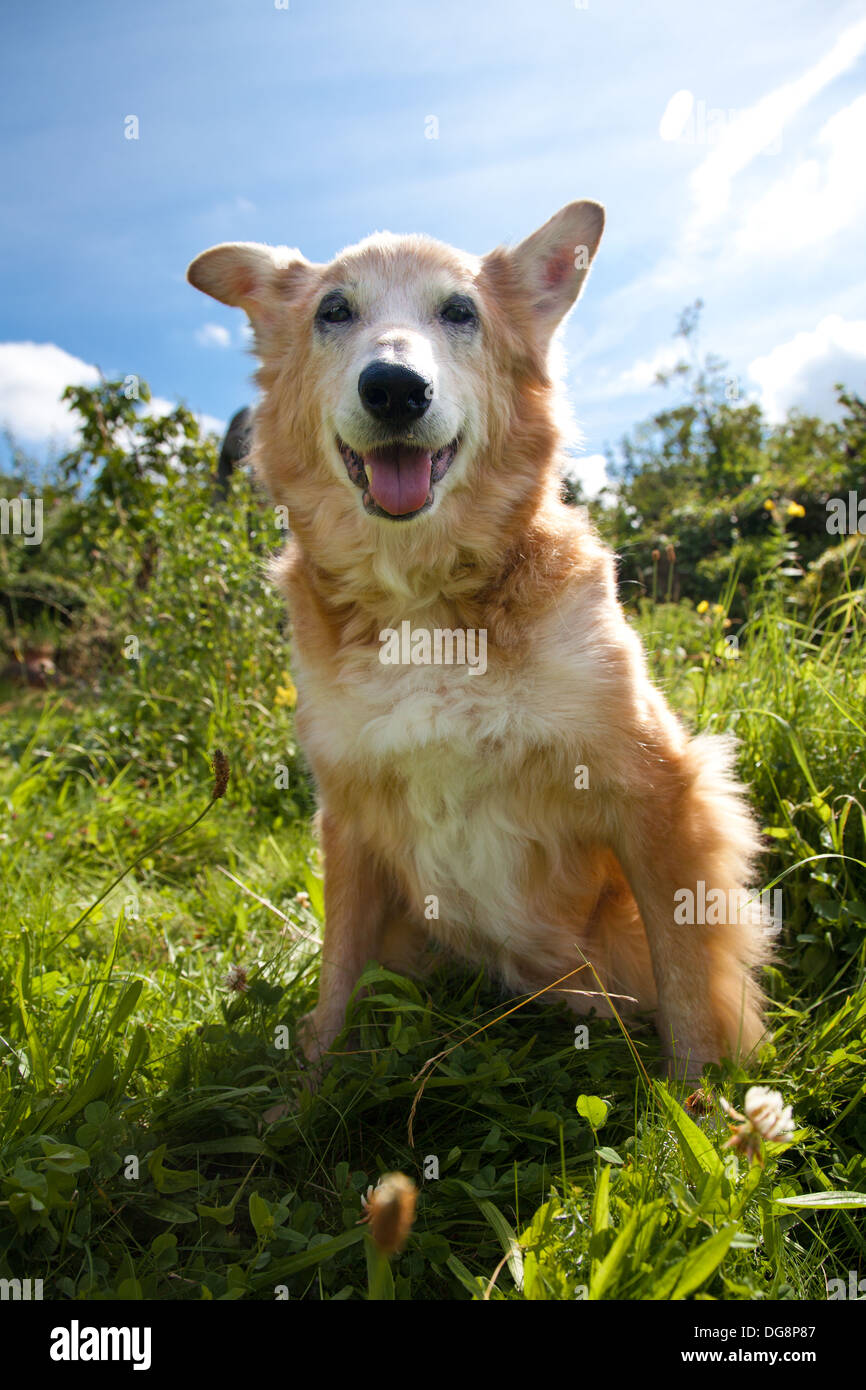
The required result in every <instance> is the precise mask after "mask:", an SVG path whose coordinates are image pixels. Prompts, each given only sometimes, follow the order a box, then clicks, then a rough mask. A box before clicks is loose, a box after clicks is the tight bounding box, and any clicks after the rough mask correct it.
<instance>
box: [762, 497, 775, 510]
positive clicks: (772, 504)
mask: <svg viewBox="0 0 866 1390" xmlns="http://www.w3.org/2000/svg"><path fill="white" fill-rule="evenodd" d="M775 510H776V504H775V502H774V501H773V499H772V497H768V498H767V500H766V502H765V503H764V511H765V512H773V511H775Z"/></svg>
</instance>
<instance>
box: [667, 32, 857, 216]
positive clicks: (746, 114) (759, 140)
mask: <svg viewBox="0 0 866 1390" xmlns="http://www.w3.org/2000/svg"><path fill="white" fill-rule="evenodd" d="M864 49H866V20H860V21H859V22H858V23H857V24H852V25H850V26H849V27H848V28H847V29H845V30H843V32H842V33H841V34H840V35H839V37H838V39H837V40H836V42H835V43H834V44H833V47H832V48H831V49H830V50H829V51H828V52H827V53H825V54H824V56H823V57H822V58H820V59H819V60H818V62H817V63H815V64H813V66H812V67H810V68H808V69H807V70H806V71H805V72H804V73H802V75H801V76H800V77H797V78H795V79H794V80H793V81H792V82H786V83H785V84H784V85H783V86H781V87H777V88H776V90H775V91H773V92H769V93H768V94H767V95H766V96H764V97H762V98H761V100H760V101H758V102H756V103H755V105H754V106H750V107H748V108H747V109H746V110H744V111H740V112H737V113H735V114H734V116H733V119H732V120H730V121H729V122H728V123H727V124H725V125H724V127H723V129H722V130H721V133H720V135H719V138H718V142H717V144H716V146H715V148H714V149H713V150H712V152H711V153H710V154H709V155H707V158H706V159H705V160H704V161H703V163H702V164H700V165H699V166H698V168H697V169H696V170H695V172H694V173H693V174H692V178H691V192H692V198H693V202H694V206H693V211H692V215H691V218H690V219H689V223H688V226H687V228H686V233H685V240H686V242H687V243H694V241H695V240H696V239H697V238H698V237H699V235H700V234H701V232H703V231H704V229H705V228H706V227H707V226H709V225H710V224H711V223H713V222H715V221H717V220H718V218H719V217H720V216H721V215H722V214H723V213H725V212H726V211H727V208H728V204H729V202H730V196H731V185H732V183H733V180H734V178H735V177H736V175H737V174H739V173H740V172H741V171H742V170H743V169H745V168H746V167H747V166H748V165H749V164H751V163H752V161H753V160H754V159H755V158H756V157H757V156H758V155H759V154H760V153H761V151H762V150H765V149H766V148H767V146H773V145H774V144H775V143H776V142H778V141H780V140H781V138H782V133H783V129H784V126H785V124H786V123H787V122H788V121H790V120H791V119H792V118H793V117H794V116H795V115H797V113H798V112H799V111H801V110H802V109H803V107H805V106H806V105H807V104H808V103H809V102H810V101H811V100H812V98H813V97H815V96H816V95H817V94H818V93H819V92H821V91H823V89H824V88H825V87H827V86H829V84H830V83H831V82H833V81H834V80H835V79H836V78H837V77H839V76H840V75H841V74H842V73H843V72H847V70H848V69H849V68H851V67H853V65H854V64H855V63H856V61H857V59H858V58H859V57H860V54H861V53H862V52H863V51H864Z"/></svg>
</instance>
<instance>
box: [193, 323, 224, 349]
mask: <svg viewBox="0 0 866 1390" xmlns="http://www.w3.org/2000/svg"><path fill="white" fill-rule="evenodd" d="M195 337H196V342H198V343H200V344H201V346H202V347H216V348H227V347H231V345H232V335H231V333H230V332H229V330H228V329H227V328H224V327H223V325H222V324H221V323H205V324H203V325H202V327H201V328H198V329H196V335H195Z"/></svg>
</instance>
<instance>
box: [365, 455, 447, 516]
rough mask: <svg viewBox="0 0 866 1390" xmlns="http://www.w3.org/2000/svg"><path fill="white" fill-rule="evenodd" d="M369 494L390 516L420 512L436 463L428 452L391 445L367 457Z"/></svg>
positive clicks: (425, 499)
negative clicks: (431, 472) (431, 471)
mask: <svg viewBox="0 0 866 1390" xmlns="http://www.w3.org/2000/svg"><path fill="white" fill-rule="evenodd" d="M364 467H365V468H366V470H367V476H368V478H369V479H370V492H371V494H372V496H373V500H374V501H375V502H378V504H379V506H380V507H381V508H382V510H383V511H386V512H389V513H390V515H391V516H405V515H406V513H407V512H417V511H418V508H419V507H423V506H424V503H425V502H426V501H427V494H428V492H429V491H430V470H431V469H432V467H433V460H432V458H431V456H430V453H429V452H428V451H425V450H424V449H412V448H410V447H409V445H408V444H389V445H388V446H387V448H384V449H374V450H373V451H372V453H369V454H365V455H364Z"/></svg>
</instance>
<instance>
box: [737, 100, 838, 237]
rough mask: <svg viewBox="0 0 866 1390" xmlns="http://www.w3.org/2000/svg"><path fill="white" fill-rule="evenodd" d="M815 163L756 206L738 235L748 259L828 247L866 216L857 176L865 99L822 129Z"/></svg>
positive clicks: (801, 168)
mask: <svg viewBox="0 0 866 1390" xmlns="http://www.w3.org/2000/svg"><path fill="white" fill-rule="evenodd" d="M815 145H816V146H817V150H816V154H815V156H814V157H813V158H810V159H806V160H803V161H802V162H801V163H800V164H798V165H797V166H796V167H795V168H794V169H793V170H792V171H791V172H790V173H789V174H787V175H786V176H785V177H784V178H781V179H777V180H776V182H775V183H774V184H772V185H771V187H770V188H768V189H767V192H766V193H765V194H764V195H763V196H762V197H761V198H759V199H758V201H757V202H756V203H754V204H753V205H752V207H751V208H750V209H749V211H748V213H747V214H746V216H745V218H744V219H743V222H742V225H741V226H740V228H739V230H738V232H737V235H736V244H737V249H738V250H739V251H742V252H745V253H746V254H747V255H749V254H750V255H763V254H766V253H767V252H770V253H771V254H772V255H773V256H777V255H779V254H784V253H787V254H789V255H790V254H792V253H795V252H799V251H802V250H803V249H804V248H806V247H809V246H815V245H818V244H820V243H825V242H827V241H828V240H829V239H830V237H832V236H834V235H835V234H836V233H837V232H839V231H842V230H844V229H845V228H846V227H850V226H853V225H855V224H856V223H858V222H859V220H860V218H861V217H862V215H863V213H864V212H866V180H864V179H863V178H862V177H860V176H858V174H857V173H855V171H857V170H858V169H859V166H860V164H861V162H862V159H863V149H864V146H866V95H864V96H861V97H858V98H857V100H856V101H853V102H852V103H851V105H850V106H846V107H844V108H843V109H842V110H841V111H837V112H836V114H835V116H832V117H831V118H830V120H829V121H827V123H826V124H825V125H824V126H823V127H822V129H821V130H820V132H819V134H818V136H817V139H816V141H815Z"/></svg>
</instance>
